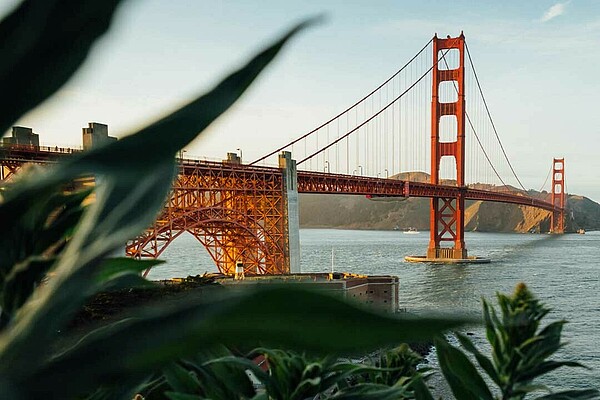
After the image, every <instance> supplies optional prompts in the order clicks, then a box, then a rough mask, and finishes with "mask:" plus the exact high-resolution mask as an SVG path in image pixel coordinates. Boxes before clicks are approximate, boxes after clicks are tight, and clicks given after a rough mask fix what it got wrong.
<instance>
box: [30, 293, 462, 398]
mask: <svg viewBox="0 0 600 400" xmlns="http://www.w3.org/2000/svg"><path fill="white" fill-rule="evenodd" d="M206 297H209V298H208V299H204V300H202V299H197V298H189V299H187V301H186V302H185V303H183V302H182V303H179V304H178V305H177V306H176V307H173V308H166V307H164V308H163V307H161V308H157V307H154V308H152V309H147V310H146V311H145V312H140V313H139V314H138V315H139V317H138V318H132V319H129V320H125V321H122V322H121V323H119V324H115V325H114V326H113V327H111V328H110V329H108V328H107V329H103V330H101V331H99V332H96V333H92V334H90V335H89V336H88V337H86V338H85V339H84V340H82V341H81V342H80V343H79V344H78V345H77V346H75V347H73V348H71V349H70V350H69V351H68V352H66V353H63V354H62V355H61V356H60V357H57V358H56V359H54V360H53V361H52V363H50V364H49V365H48V366H47V367H45V368H38V369H37V370H36V371H35V375H34V376H32V377H31V378H29V379H33V380H34V381H35V382H36V385H35V386H36V390H40V391H43V390H48V388H50V387H54V386H53V385H54V383H55V382H56V379H57V378H58V377H59V376H62V374H65V373H68V374H70V376H71V377H72V383H71V384H70V385H66V386H65V388H64V390H69V391H70V390H75V389H77V388H78V387H81V388H84V387H88V386H89V385H92V384H96V385H97V384H101V383H102V382H113V381H114V380H118V379H119V377H122V376H127V375H130V374H139V373H146V372H148V371H149V370H152V369H153V368H155V367H157V366H160V365H161V364H163V363H164V362H166V361H168V360H171V359H173V358H174V357H178V356H184V355H186V354H189V353H190V352H195V351H198V350H201V349H203V348H206V347H211V346H213V345H215V344H225V345H231V346H239V345H248V344H251V343H258V342H262V341H264V342H267V343H270V344H280V345H284V346H286V347H296V348H306V349H311V350H315V351H322V352H328V353H355V352H359V351H365V350H368V349H375V348H378V347H380V346H384V345H389V344H396V343H398V342H402V341H407V340H411V339H412V340H414V339H417V338H418V339H420V340H423V339H425V338H427V337H432V336H433V335H435V334H438V333H440V332H442V331H445V330H447V329H449V328H452V327H456V326H457V325H461V324H463V323H465V322H472V321H471V320H468V319H464V318H457V317H450V318H443V317H435V318H434V317H430V318H415V317H408V316H392V315H387V314H386V315H379V314H375V313H372V312H369V311H365V310H363V309H361V308H358V307H357V306H355V305H351V304H346V303H345V302H343V301H342V300H340V299H337V298H335V297H331V296H328V295H326V294H323V293H318V292H315V293H313V292H309V291H306V290H303V289H300V288H296V287H295V286H294V285H291V284H288V285H285V287H277V286H273V287H265V288H255V289H253V290H248V291H244V292H243V293H235V294H232V293H227V294H226V293H223V291H218V292H215V293H213V294H212V295H210V296H206ZM257 321H260V323H257ZM339 332H345V334H344V335H341V336H340V335H338V333H339ZM114 343H119V347H115V346H114ZM90 360H94V361H93V362H90ZM76 366H77V367H76Z"/></svg>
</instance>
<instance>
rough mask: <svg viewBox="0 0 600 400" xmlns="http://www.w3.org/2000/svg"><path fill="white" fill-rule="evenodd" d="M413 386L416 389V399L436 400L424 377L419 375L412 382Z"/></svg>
mask: <svg viewBox="0 0 600 400" xmlns="http://www.w3.org/2000/svg"><path fill="white" fill-rule="evenodd" d="M411 388H412V389H413V390H414V394H415V399H416V400H434V399H433V396H432V395H431V392H430V391H429V388H428V387H427V385H426V384H425V382H424V380H423V378H422V377H420V376H417V377H416V378H415V379H414V380H413V382H412V383H411Z"/></svg>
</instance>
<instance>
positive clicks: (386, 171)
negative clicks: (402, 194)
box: [384, 168, 389, 179]
mask: <svg viewBox="0 0 600 400" xmlns="http://www.w3.org/2000/svg"><path fill="white" fill-rule="evenodd" d="M384 171H385V179H387V178H388V177H389V172H388V170H387V168H386V169H384Z"/></svg>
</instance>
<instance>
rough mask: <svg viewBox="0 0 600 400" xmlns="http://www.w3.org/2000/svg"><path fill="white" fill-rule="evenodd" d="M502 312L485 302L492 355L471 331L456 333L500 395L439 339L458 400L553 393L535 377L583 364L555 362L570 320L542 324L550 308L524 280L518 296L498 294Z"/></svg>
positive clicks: (589, 395)
mask: <svg viewBox="0 0 600 400" xmlns="http://www.w3.org/2000/svg"><path fill="white" fill-rule="evenodd" d="M498 304H499V306H500V313H501V315H500V316H498V314H497V312H496V310H495V309H494V308H493V307H492V306H490V305H489V304H488V303H487V302H486V301H485V300H483V315H484V320H485V329H486V336H487V340H488V342H489V344H490V345H491V352H492V354H491V359H490V357H488V356H486V355H484V354H483V353H481V351H479V350H478V349H477V348H476V347H475V346H474V345H473V343H472V341H471V340H470V339H469V338H468V337H467V336H465V335H463V334H460V333H457V334H456V337H457V338H458V340H459V341H460V343H461V345H462V346H463V348H464V349H465V350H466V351H468V352H469V353H471V354H472V355H473V356H474V357H475V359H476V360H477V363H478V364H479V367H480V368H481V369H482V370H483V371H484V372H485V373H486V374H487V376H488V377H489V378H490V379H491V381H493V382H494V384H495V385H496V386H497V387H498V392H499V396H494V395H492V393H493V392H494V390H492V389H490V388H489V387H488V385H487V384H486V382H485V380H484V379H483V378H482V377H481V375H480V373H479V372H478V370H477V369H476V368H475V366H474V365H473V364H472V363H471V361H470V360H469V359H468V358H467V356H466V355H465V354H464V353H463V352H461V351H460V350H459V349H457V348H455V347H453V346H451V345H449V344H448V343H447V342H446V341H444V340H442V339H437V340H436V341H435V347H436V351H437V356H438V359H439V362H440V366H441V368H442V372H443V374H444V377H445V378H446V380H447V381H448V384H449V385H450V387H451V389H452V392H453V393H454V395H455V396H456V398H458V399H466V400H468V399H484V400H492V399H495V398H497V399H502V400H520V399H524V398H525V397H526V396H527V395H528V394H530V393H533V392H540V391H545V392H547V393H548V392H550V390H549V389H548V388H547V387H546V386H544V385H542V384H538V383H535V382H534V381H535V380H536V379H537V378H539V377H541V376H542V375H545V374H547V373H549V372H551V371H554V370H555V369H557V368H560V367H583V365H581V364H580V363H578V362H575V361H555V360H550V359H549V358H550V357H551V356H552V355H554V354H555V353H556V351H557V350H559V349H560V348H561V347H563V346H564V343H562V342H561V340H560V338H561V333H562V328H563V325H564V324H565V323H566V321H564V320H560V321H555V322H552V323H550V324H548V325H546V326H544V327H541V326H540V325H541V321H542V319H543V318H544V317H545V316H546V315H547V314H548V312H550V309H549V308H547V307H545V306H544V305H543V304H542V303H540V301H539V300H538V299H536V298H535V296H533V294H532V293H531V292H530V291H529V290H528V289H527V287H526V286H525V285H524V284H522V283H521V284H519V285H518V286H517V288H516V289H515V292H514V294H513V295H512V296H506V295H503V294H500V293H499V294H498ZM598 396H599V392H598V390H595V389H584V390H568V391H563V392H557V393H549V394H544V395H541V396H539V397H536V399H538V400H541V399H544V400H549V399H555V400H558V399H564V400H567V399H596V398H598Z"/></svg>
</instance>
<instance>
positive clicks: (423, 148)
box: [0, 33, 567, 276]
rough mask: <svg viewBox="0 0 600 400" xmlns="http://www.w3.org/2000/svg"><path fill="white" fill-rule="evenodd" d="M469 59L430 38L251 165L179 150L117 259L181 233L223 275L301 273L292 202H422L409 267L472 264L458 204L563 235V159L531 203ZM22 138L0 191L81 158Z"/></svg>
mask: <svg viewBox="0 0 600 400" xmlns="http://www.w3.org/2000/svg"><path fill="white" fill-rule="evenodd" d="M474 58H475V57H474V55H472V54H471V53H470V52H469V46H468V43H467V40H466V39H465V36H464V35H463V34H462V33H461V34H460V35H458V36H455V37H450V36H447V37H445V38H441V37H438V36H437V35H436V36H434V37H433V38H432V39H431V40H429V41H428V42H427V43H425V44H424V45H423V46H422V47H421V48H420V49H416V53H415V55H414V57H412V58H411V59H410V60H408V61H407V62H406V64H404V65H402V66H401V67H400V68H399V69H397V70H396V71H395V72H394V73H392V74H391V75H390V77H389V78H388V79H386V80H385V81H384V82H383V83H382V84H380V85H379V86H377V87H376V88H375V89H373V90H372V91H370V92H369V93H368V94H366V95H365V96H363V97H361V98H360V99H358V100H357V101H354V102H352V101H349V103H350V104H351V105H350V106H349V107H347V108H344V107H343V106H341V107H340V109H341V112H340V113H339V114H337V115H335V116H333V117H332V118H330V119H329V120H327V121H325V122H324V123H322V124H321V125H319V126H317V127H316V128H315V129H313V130H311V131H309V132H305V133H300V134H298V135H297V139H295V140H293V141H291V142H289V143H284V144H282V145H281V146H275V145H274V146H273V147H274V148H273V150H272V151H270V152H268V153H267V154H265V155H264V156H263V157H260V158H259V159H256V160H254V161H253V162H251V163H249V164H243V163H242V161H241V159H240V158H239V157H238V156H237V155H236V154H233V153H230V154H229V155H228V156H227V158H226V159H225V160H223V161H221V162H215V161H206V160H194V159H189V158H185V157H184V152H183V151H182V152H180V154H179V157H178V161H179V174H178V177H177V179H176V180H175V182H174V183H173V190H172V192H171V195H170V197H169V199H168V201H167V202H166V204H165V207H164V209H163V210H162V212H161V213H160V215H159V217H158V218H157V220H156V221H155V223H154V224H153V225H152V226H151V227H148V229H147V230H146V231H145V232H144V233H143V234H142V235H140V236H138V237H136V238H132V239H131V240H130V241H129V242H128V243H127V244H126V253H127V255H129V256H130V257H135V258H157V257H160V256H161V254H163V252H164V251H165V249H166V248H167V247H168V246H169V245H170V244H171V243H172V242H173V241H174V240H175V239H176V238H177V237H178V236H180V235H182V234H184V233H187V234H190V235H192V236H193V237H194V238H195V239H196V240H197V241H198V242H199V243H200V244H201V245H203V246H204V247H205V248H206V249H207V251H208V253H209V254H210V257H211V258H212V259H213V261H214V263H215V265H216V267H217V269H218V270H219V271H220V272H221V273H223V274H227V275H235V274H236V272H237V273H238V275H243V276H247V275H255V274H258V275H262V274H288V273H295V272H300V270H299V268H300V267H299V266H300V262H299V257H300V251H299V218H298V194H299V193H320V194H347V195H360V196H368V197H371V198H374V197H396V198H407V197H424V198H430V199H431V207H430V227H431V229H430V240H429V245H428V246H427V248H424V249H423V250H424V251H423V252H424V253H425V254H424V255H421V256H419V257H416V259H415V260H412V261H427V262H440V263H445V262H470V261H473V260H475V261H477V257H474V256H473V255H471V254H469V252H468V243H465V240H464V224H465V201H466V200H478V201H493V202H501V203H510V204H517V205H524V206H531V207H536V208H540V209H543V210H547V211H548V212H550V213H551V214H552V218H551V231H552V232H553V233H563V232H564V230H565V208H566V207H567V205H566V203H565V193H566V182H565V170H564V169H565V163H564V159H554V162H553V164H552V167H551V169H550V171H549V173H548V177H547V181H548V178H549V177H550V174H552V180H550V182H551V184H552V187H551V190H549V191H548V192H547V193H543V194H541V195H536V196H537V197H536V196H533V197H532V195H531V194H530V193H531V192H530V191H528V190H527V189H526V188H525V187H524V186H523V184H522V183H521V180H520V178H519V176H518V174H517V173H516V171H515V169H514V168H513V165H512V163H511V161H510V157H509V151H508V150H509V149H505V148H504V146H503V144H502V141H501V140H500V138H501V133H500V132H498V130H497V128H496V125H495V123H494V120H493V118H492V112H491V110H490V108H489V107H488V102H487V100H486V97H485V95H484V90H483V85H482V82H481V80H480V79H479V76H478V72H477V71H476V69H475V64H474ZM348 84H351V82H349V83H348ZM289 129H290V130H293V129H294V128H293V127H290V128H289ZM30 131H31V130H29V131H27V130H22V131H18V132H21V133H20V134H17V135H14V136H13V138H8V139H9V140H4V141H3V143H2V146H0V166H1V175H0V179H1V180H2V184H1V185H6V184H9V182H10V181H12V180H13V178H14V176H15V173H18V170H20V169H21V168H22V167H23V166H24V165H26V164H29V163H35V164H48V163H53V162H56V161H57V160H59V159H61V158H64V157H68V156H69V155H70V154H71V153H73V152H77V151H81V150H78V149H77V150H73V149H63V148H60V147H58V146H55V147H53V146H40V145H39V143H34V142H32V141H31V140H32V138H33V137H34V136H32V135H33V133H32V132H30ZM18 132H17V133H18ZM107 132H108V128H107V126H106V125H103V124H98V123H92V124H90V126H89V127H86V128H84V131H83V134H84V144H85V143H86V141H85V135H86V134H88V136H89V135H92V136H93V137H96V136H98V138H99V139H102V140H109V139H110V137H108V133H107ZM99 135H100V136H99ZM88 139H89V138H88ZM548 158H549V159H550V156H549V157H548ZM540 180H541V179H540ZM424 247H425V246H424Z"/></svg>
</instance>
